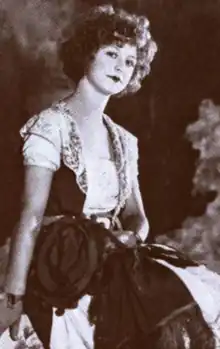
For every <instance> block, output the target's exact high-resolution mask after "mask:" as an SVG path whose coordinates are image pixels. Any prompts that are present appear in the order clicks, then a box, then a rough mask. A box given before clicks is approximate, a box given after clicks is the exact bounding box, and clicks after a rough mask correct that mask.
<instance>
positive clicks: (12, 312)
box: [4, 294, 23, 341]
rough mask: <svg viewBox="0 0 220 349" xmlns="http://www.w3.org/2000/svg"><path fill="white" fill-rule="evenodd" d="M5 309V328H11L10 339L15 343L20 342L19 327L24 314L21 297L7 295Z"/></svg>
mask: <svg viewBox="0 0 220 349" xmlns="http://www.w3.org/2000/svg"><path fill="white" fill-rule="evenodd" d="M4 303H5V306H4V309H6V314H5V320H6V322H5V323H4V325H5V327H6V328H8V327H9V333H10V337H11V339H12V340H13V341H17V340H19V337H18V334H19V326H20V321H21V316H22V313H23V302H22V297H21V296H15V295H11V294H7V295H6V296H5V298H4Z"/></svg>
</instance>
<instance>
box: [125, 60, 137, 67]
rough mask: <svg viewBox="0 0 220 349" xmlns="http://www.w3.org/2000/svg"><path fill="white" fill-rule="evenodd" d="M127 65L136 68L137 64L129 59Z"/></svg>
mask: <svg viewBox="0 0 220 349" xmlns="http://www.w3.org/2000/svg"><path fill="white" fill-rule="evenodd" d="M126 65H127V66H128V67H134V66H135V62H134V61H133V60H132V59H127V60H126Z"/></svg>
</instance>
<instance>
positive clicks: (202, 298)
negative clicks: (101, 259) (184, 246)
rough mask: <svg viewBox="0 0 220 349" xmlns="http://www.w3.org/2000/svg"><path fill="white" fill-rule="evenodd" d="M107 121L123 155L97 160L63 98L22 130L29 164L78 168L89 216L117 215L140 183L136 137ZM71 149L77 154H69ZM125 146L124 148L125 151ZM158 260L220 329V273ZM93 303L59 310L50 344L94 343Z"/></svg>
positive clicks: (67, 348)
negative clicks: (85, 150) (90, 312)
mask: <svg viewBox="0 0 220 349" xmlns="http://www.w3.org/2000/svg"><path fill="white" fill-rule="evenodd" d="M104 120H105V122H106V125H107V126H108V130H109V131H110V132H112V134H113V137H112V148H113V153H114V152H115V153H116V155H117V154H119V155H118V157H117V156H115V157H114V160H112V159H111V160H109V159H99V160H98V162H95V161H94V160H93V159H92V158H89V157H87V158H86V156H85V154H83V149H82V145H81V142H80V133H79V130H78V129H77V125H75V123H74V125H73V124H72V123H73V120H72V118H71V116H70V115H69V113H68V111H67V110H66V108H65V103H64V102H60V103H58V104H57V105H56V106H55V107H52V108H49V109H48V110H46V111H44V112H42V113H41V114H40V116H39V115H38V116H34V117H33V118H32V119H30V120H29V121H28V122H27V123H26V125H25V126H24V127H23V128H22V129H21V135H22V137H23V138H24V141H25V142H24V147H23V154H24V163H25V164H29V165H38V166H43V167H47V168H51V169H52V170H54V171H57V170H58V169H59V167H60V166H61V161H63V162H64V164H65V165H66V166H68V167H69V168H70V169H71V170H72V171H73V172H74V173H75V175H76V182H77V185H78V186H79V188H80V190H81V191H82V192H84V193H85V194H86V195H85V200H84V205H83V213H84V214H85V215H86V216H91V215H92V214H96V215H98V216H99V215H105V214H108V213H109V212H112V211H113V216H114V215H115V216H116V215H118V214H119V212H120V210H121V208H122V207H123V205H124V203H125V200H126V198H127V197H128V195H129V193H130V191H131V190H132V188H131V185H132V184H131V183H135V185H138V181H137V177H138V165H137V162H138V148H137V139H136V137H134V136H133V135H132V134H130V133H129V132H128V131H126V130H124V129H123V128H121V127H120V126H118V125H117V124H115V123H114V122H113V121H112V120H111V119H110V118H109V117H108V116H106V115H104ZM70 122H71V125H72V126H73V129H74V135H73V137H72V138H70V132H69V128H68V125H69V124H68V123H70ZM54 125H56V127H54ZM118 134H119V136H118ZM120 136H121V138H120ZM70 140H71V142H72V148H71V145H70ZM71 151H72V154H70V153H71ZM73 151H74V156H73ZM123 151H125V153H123V156H122V155H121V156H120V153H122V152H123ZM124 154H125V155H124ZM74 159H75V160H74ZM123 166H124V167H123ZM123 168H125V170H124V171H122V169H123ZM155 247H156V245H155ZM158 247H160V246H158ZM162 248H163V250H164V251H165V252H164V253H165V254H166V251H167V253H169V251H170V250H171V249H170V248H169V247H166V246H162ZM152 259H153V258H152ZM157 262H158V263H159V264H160V265H163V266H165V267H166V268H167V269H169V270H170V271H172V272H173V273H174V274H175V275H176V276H177V277H178V278H179V279H180V280H181V282H182V283H183V284H184V285H185V287H186V288H187V290H188V291H189V293H190V295H191V296H192V299H194V300H195V301H196V303H197V304H198V305H199V308H200V310H201V312H202V315H203V318H204V319H205V321H206V322H207V324H209V325H210V326H211V327H212V328H213V329H214V330H215V332H216V334H218V331H219V328H220V321H219V315H220V276H219V275H217V274H216V273H213V272H211V271H209V270H208V269H207V268H206V267H205V266H203V265H201V266H196V265H194V266H193V265H192V266H190V267H185V268H182V267H180V266H176V265H175V263H174V264H173V263H170V262H169V261H166V260H164V259H162V258H161V260H160V259H159V258H157ZM90 302H91V296H89V295H85V296H83V297H82V298H81V299H80V301H79V303H78V306H77V308H75V309H69V310H66V312H65V313H64V315H62V316H57V315H56V314H55V309H54V312H53V324H52V331H51V338H50V347H51V349H60V348H61V347H62V349H74V348H77V349H93V348H94V340H93V336H94V326H92V325H91V324H90V322H89V320H88V307H89V304H90Z"/></svg>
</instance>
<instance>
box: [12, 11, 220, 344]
mask: <svg viewBox="0 0 220 349" xmlns="http://www.w3.org/2000/svg"><path fill="white" fill-rule="evenodd" d="M155 52H156V44H155V43H154V41H153V40H152V39H151V36H150V32H149V24H148V21H147V19H146V18H144V17H138V16H136V15H130V14H128V13H126V12H125V11H123V10H121V9H114V8H113V7H112V6H110V5H106V6H102V7H96V8H94V9H92V10H90V11H89V14H88V15H87V16H84V17H83V19H82V20H80V21H79V23H78V25H77V27H76V30H75V32H74V35H73V37H71V38H70V39H69V40H68V41H67V42H65V43H64V44H63V45H62V47H61V50H60V56H61V59H62V61H63V69H64V72H65V73H66V74H67V76H68V77H69V78H71V79H72V80H73V81H74V82H75V83H76V90H75V92H74V93H73V94H71V95H70V96H68V97H67V98H66V99H65V100H62V101H60V102H58V103H56V104H55V105H53V106H52V107H51V108H49V109H47V110H44V111H43V112H41V113H40V115H36V116H34V117H32V118H31V119H30V120H29V121H28V122H27V123H26V124H25V125H24V127H23V128H22V129H21V136H22V137H23V139H24V146H23V156H24V164H25V186H24V198H23V211H22V213H21V218H20V222H19V224H18V226H17V228H16V232H15V234H14V237H13V243H12V248H11V255H10V262H9V267H8V273H7V278H6V292H7V295H8V304H9V306H10V307H13V306H16V304H17V303H18V302H21V301H22V300H23V302H24V309H25V312H26V313H27V315H28V317H29V319H30V320H31V322H32V325H33V327H34V329H35V330H36V332H37V334H38V336H39V338H40V339H41V341H42V342H43V344H44V348H45V349H46V348H53V349H56V348H59V349H60V348H77V349H80V348H96V349H97V348H102V349H105V348H106V349H107V348H109V349H110V348H111V349H114V348H115V349H116V348H121V349H122V348H123V349H125V348H133V349H134V348H137V347H147V346H149V348H153V347H155V348H156V347H157V346H158V347H160V348H162V347H163V346H164V347H166V348H167V347H169V348H180V347H181V346H182V347H185V338H188V339H190V345H191V347H193V348H196V347H199V348H205V347H206V348H214V344H213V343H214V339H213V338H214V337H213V333H212V331H211V329H210V327H209V321H211V320H212V319H211V316H212V315H213V318H214V320H215V318H216V316H217V315H218V314H219V313H218V309H217V308H219V306H218V307H217V308H216V307H215V308H214V309H213V311H214V310H215V311H216V312H215V314H213V312H211V314H210V312H209V310H210V306H212V305H213V299H215V300H216V299H217V298H214V296H213V295H212V294H211V291H210V290H209V288H208V286H207V285H206V282H205V281H204V282H203V281H202V280H201V277H200V274H202V275H206V270H205V271H204V272H203V273H202V270H203V269H201V267H199V266H197V265H196V264H195V263H194V262H192V261H190V260H188V259H187V258H185V257H184V256H181V255H180V254H178V253H177V252H175V251H174V250H172V249H169V248H166V247H161V246H157V245H145V244H142V242H144V240H145V239H146V238H147V235H148V221H147V218H146V215H145V212H144V208H143V203H142V199H141V194H140V190H139V185H138V169H137V168H138V167H137V161H138V149H137V139H136V138H135V137H134V136H133V135H132V134H130V133H129V132H128V131H126V130H125V129H123V128H122V127H120V126H119V125H117V124H116V123H114V122H113V121H112V120H111V119H110V118H109V117H108V116H107V115H106V114H104V109H105V107H106V104H107V102H108V101H109V98H110V97H111V96H120V95H125V94H128V93H134V92H136V91H137V90H138V89H139V88H140V87H141V82H142V80H143V78H144V77H145V76H146V75H147V74H148V73H149V70H150V63H151V61H152V59H153V56H154V54H155ZM190 268H191V269H190ZM200 271H201V272H200ZM196 274H197V275H196ZM208 275H210V274H208ZM211 278H212V279H214V280H218V278H217V277H216V276H215V275H212V274H211V276H210V279H211ZM192 280H193V281H194V280H196V281H195V286H193V285H192ZM216 284H217V281H216ZM219 284H220V282H219V281H218V286H219ZM198 286H199V287H201V289H203V290H204V291H205V292H207V297H206V299H205V302H204V300H203V299H201V297H200V295H199V293H198V292H197V288H198ZM218 291H219V288H218ZM174 296H176V298H175V297H174ZM218 297H219V296H218ZM204 303H206V304H207V305H206V304H204ZM190 318H191V320H192V321H190ZM214 320H213V321H214ZM18 322H19V319H18ZM18 322H17V323H15V324H14V326H12V327H11V336H12V338H13V339H16V334H17V325H18ZM116 325H117V326H116ZM195 325H196V326H195ZM196 328H197V329H199V330H202V340H201V336H200V337H199V338H200V339H198V338H194V337H195V336H196V334H197V332H198V330H197V329H196ZM172 331H173V332H172ZM193 336H194V337H193ZM206 340H207V341H206ZM204 343H205V344H204ZM205 345H206V346H205Z"/></svg>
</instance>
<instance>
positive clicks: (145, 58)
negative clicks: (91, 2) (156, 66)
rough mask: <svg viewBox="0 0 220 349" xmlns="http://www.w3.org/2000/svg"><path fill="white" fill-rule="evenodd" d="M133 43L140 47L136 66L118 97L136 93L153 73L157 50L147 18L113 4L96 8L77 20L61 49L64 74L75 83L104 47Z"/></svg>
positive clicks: (60, 55)
mask: <svg viewBox="0 0 220 349" xmlns="http://www.w3.org/2000/svg"><path fill="white" fill-rule="evenodd" d="M112 43H117V44H122V45H123V44H126V43H129V44H132V45H135V46H136V47H137V63H136V65H135V69H134V72H133V75H132V78H131V80H130V82H129V84H128V85H127V87H126V88H125V89H124V90H123V91H122V92H120V93H119V94H117V96H118V97H119V96H123V95H127V94H131V93H135V92H137V91H138V90H139V89H140V87H141V83H142V80H143V79H144V78H145V76H146V75H148V74H149V72H150V64H151V62H152V60H153V58H154V55H155V53H156V51H157V45H156V43H155V42H154V40H153V39H152V38H151V34H150V31H149V21H148V19H147V18H146V17H145V16H138V15H135V14H130V13H128V12H126V11H125V10H123V9H120V8H114V7H113V6H112V5H103V6H95V7H93V8H91V9H90V10H89V11H88V12H87V13H86V14H83V15H81V16H80V18H79V19H78V20H76V25H75V28H74V33H73V35H72V36H71V37H70V38H69V39H67V40H66V41H65V42H63V43H62V44H61V46H60V50H59V57H60V59H61V61H62V63H63V71H64V73H65V74H66V75H67V76H68V77H69V78H70V79H71V80H72V81H73V82H75V83H76V84H77V83H78V82H79V81H80V79H81V78H82V77H83V76H84V75H85V74H86V71H87V69H88V67H89V63H90V62H91V61H92V59H93V57H94V55H95V53H96V52H97V51H98V49H100V48H101V47H103V46H106V45H110V44H112Z"/></svg>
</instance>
